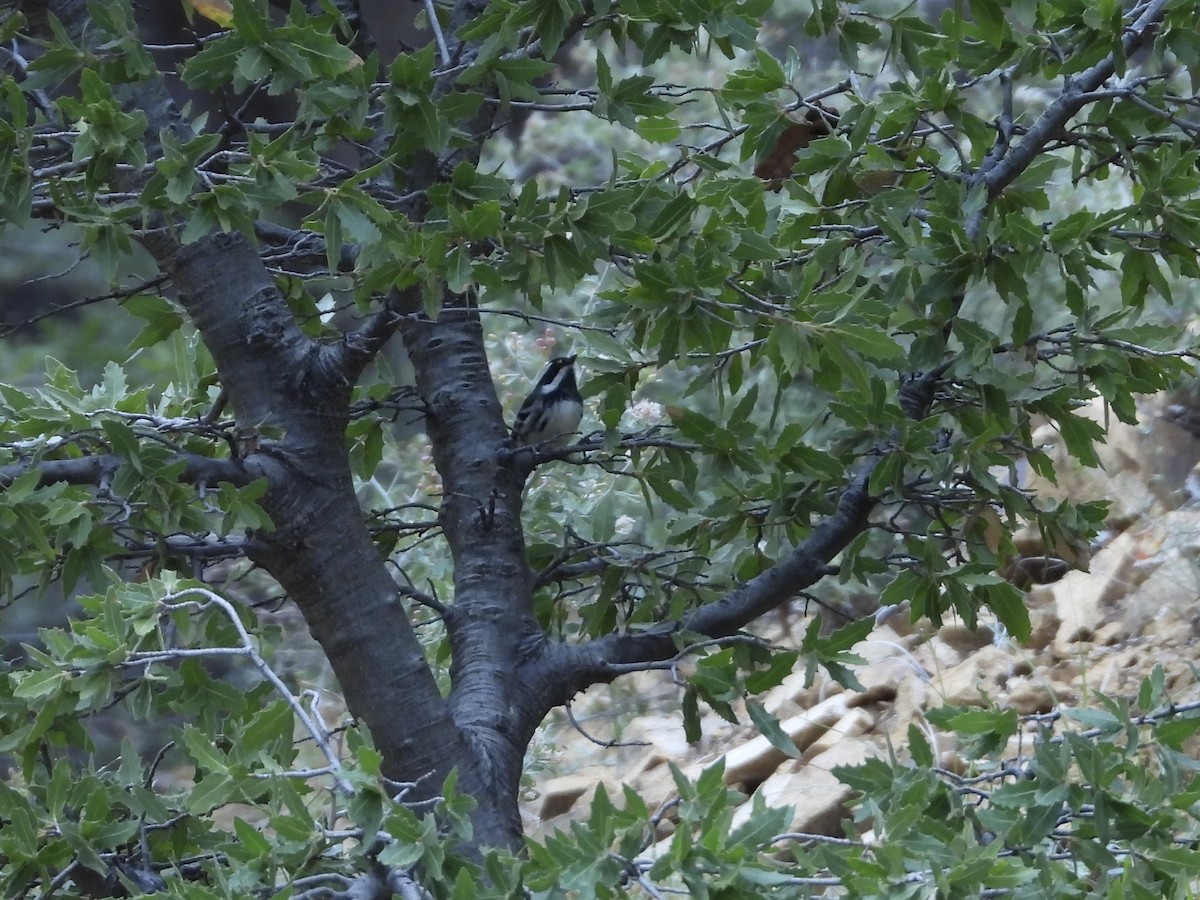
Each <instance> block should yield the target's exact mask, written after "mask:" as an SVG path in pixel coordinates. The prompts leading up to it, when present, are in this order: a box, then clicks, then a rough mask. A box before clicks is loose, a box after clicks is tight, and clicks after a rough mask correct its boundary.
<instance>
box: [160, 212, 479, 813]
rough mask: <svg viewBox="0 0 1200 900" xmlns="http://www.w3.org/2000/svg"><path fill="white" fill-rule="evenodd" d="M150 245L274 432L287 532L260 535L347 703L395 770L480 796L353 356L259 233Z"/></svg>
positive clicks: (229, 381)
mask: <svg viewBox="0 0 1200 900" xmlns="http://www.w3.org/2000/svg"><path fill="white" fill-rule="evenodd" d="M148 244H149V247H150V249H151V250H152V251H153V252H154V253H155V255H156V256H157V258H158V260H159V263H160V265H161V266H162V268H163V270H164V271H166V272H167V273H169V274H170V275H171V278H172V280H173V281H174V283H175V285H176V286H177V288H178V289H179V292H180V299H181V301H182V303H183V305H184V307H185V308H186V309H187V312H188V314H189V316H190V317H191V319H192V321H193V322H194V323H195V324H196V327H197V328H199V329H200V331H201V334H202V335H203V337H204V340H205V345H206V346H207V347H208V348H209V350H210V351H211V352H212V354H213V358H214V360H215V361H216V364H217V369H218V371H219V372H220V375H221V382H222V384H223V386H224V387H225V390H226V391H227V393H228V395H229V398H230V402H231V405H232V407H233V410H234V414H235V419H236V422H237V425H238V427H239V429H240V430H242V431H248V430H249V431H258V432H259V433H260V437H259V440H258V450H257V451H256V452H255V453H254V454H252V455H251V457H250V459H252V460H253V459H256V458H260V457H261V458H263V459H265V460H266V462H267V465H266V466H264V468H266V469H267V470H268V471H269V473H270V475H269V485H270V487H269V490H268V491H267V494H266V495H265V497H264V500H263V507H264V509H265V510H266V511H267V513H268V515H270V516H271V519H272V521H273V522H274V524H275V526H276V528H275V531H274V532H272V533H270V534H266V535H258V536H257V537H258V541H257V542H256V544H255V548H256V549H255V551H254V558H255V561H256V562H258V563H260V564H261V565H262V566H263V568H265V569H266V570H267V571H268V572H270V573H271V574H272V575H273V576H274V577H275V578H276V579H277V580H278V581H279V583H280V584H281V585H282V586H283V588H284V589H285V590H286V591H287V592H288V594H289V595H290V596H291V597H292V599H293V600H294V601H295V602H296V604H297V605H298V606H299V607H300V609H301V611H302V612H303V613H304V617H305V620H306V621H307V622H308V625H309V628H310V629H311V631H312V633H313V636H314V637H315V638H316V639H317V640H318V641H319V642H320V644H321V646H322V648H323V649H324V650H325V652H326V654H327V656H328V657H329V661H330V664H331V665H332V666H333V670H334V672H335V673H336V675H337V677H338V682H339V683H340V685H341V687H342V690H343V692H344V693H345V696H346V702H347V705H348V706H349V708H350V710H351V711H352V712H353V713H354V714H355V715H356V716H358V717H360V718H361V719H362V720H363V721H364V722H365V723H366V724H367V726H368V727H369V728H370V730H371V734H372V736H373V738H374V740H375V743H376V746H377V747H378V749H379V751H380V753H382V754H383V758H384V772H385V774H387V775H388V776H389V777H391V778H394V779H396V780H398V781H417V780H421V779H425V780H424V781H423V782H422V784H423V785H424V787H425V788H426V790H428V791H430V792H436V791H437V790H438V789H439V788H440V786H441V782H442V780H443V779H444V777H445V776H446V775H447V774H448V773H449V771H450V769H451V768H452V767H453V766H454V765H456V764H460V765H462V768H463V775H462V778H463V785H464V787H465V788H466V789H467V790H471V789H472V788H473V787H474V786H475V784H476V779H475V777H474V767H473V766H471V765H470V757H469V755H467V754H466V753H465V744H464V742H463V739H462V735H461V733H460V732H459V731H458V729H457V728H456V727H455V726H454V723H453V722H452V720H451V719H450V708H449V704H448V703H447V702H446V701H445V700H444V699H443V698H442V696H441V695H440V693H439V691H438V688H437V684H436V682H435V681H434V678H433V676H432V674H431V673H430V670H429V666H428V664H427V662H426V660H425V656H424V654H423V652H422V650H421V647H420V644H419V643H418V642H417V639H416V636H415V635H414V633H413V631H412V628H411V627H410V625H409V623H408V620H407V617H406V615H405V613H404V608H403V606H402V605H401V604H400V602H399V601H398V599H397V595H396V587H395V584H394V583H393V582H392V579H391V576H390V575H389V574H388V572H387V569H386V567H385V564H384V560H383V559H382V558H381V557H380V555H379V553H378V551H377V550H376V549H375V546H374V543H373V542H372V540H371V536H370V534H369V532H368V531H367V528H366V526H365V524H364V522H363V517H362V513H361V511H360V509H359V507H358V502H357V499H356V497H355V494H354V486H353V482H352V479H351V473H350V464H349V458H348V455H347V450H346V445H345V428H346V423H347V418H348V409H349V399H350V383H349V381H348V380H347V379H346V377H345V374H344V372H343V370H342V367H341V365H340V362H341V360H342V358H343V354H342V353H341V352H340V350H339V348H336V347H330V346H323V345H320V344H317V343H316V342H314V341H312V340H310V339H309V338H307V337H305V336H304V335H303V334H302V333H301V332H300V330H299V328H298V327H297V326H296V324H295V322H294V321H293V319H292V317H291V314H290V312H289V311H288V309H287V305H286V303H285V302H284V299H283V296H282V295H281V294H280V292H279V290H278V288H276V286H275V284H274V281H273V280H272V278H271V276H270V273H268V272H267V271H266V269H265V268H264V267H263V265H262V263H261V261H260V260H259V257H258V252H257V250H256V249H255V248H254V247H253V246H252V245H251V243H250V241H249V240H247V239H246V238H245V237H243V236H241V235H237V234H222V235H214V236H211V237H208V238H205V239H204V240H202V241H199V242H197V243H196V244H193V245H190V246H188V247H177V246H173V245H172V244H171V243H170V242H168V241H159V242H148ZM427 776H433V777H427Z"/></svg>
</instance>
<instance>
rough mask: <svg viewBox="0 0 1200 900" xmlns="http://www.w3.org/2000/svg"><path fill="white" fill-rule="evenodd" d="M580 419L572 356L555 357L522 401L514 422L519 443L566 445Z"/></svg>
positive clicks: (550, 445)
mask: <svg viewBox="0 0 1200 900" xmlns="http://www.w3.org/2000/svg"><path fill="white" fill-rule="evenodd" d="M582 418H583V397H581V396H580V394H579V387H578V385H576V384H575V357H574V356H556V357H555V358H554V359H552V360H550V362H549V364H547V366H546V369H545V371H543V372H542V374H541V377H540V378H538V382H537V384H536V385H535V386H534V388H533V390H532V391H530V392H529V396H528V397H526V398H525V402H524V403H522V404H521V409H520V410H519V411H518V412H517V418H516V420H515V421H514V422H513V428H512V436H513V440H514V441H516V442H517V443H518V444H540V445H542V446H543V447H545V448H551V449H554V448H558V447H563V446H566V444H567V442H568V441H569V440H570V439H571V436H572V435H573V434H574V433H575V429H576V428H578V427H579V420H580V419H582Z"/></svg>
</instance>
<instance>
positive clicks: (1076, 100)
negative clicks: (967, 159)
mask: <svg viewBox="0 0 1200 900" xmlns="http://www.w3.org/2000/svg"><path fill="white" fill-rule="evenodd" d="M1169 5H1170V3H1169V0H1150V2H1149V3H1146V4H1145V5H1144V6H1142V7H1140V10H1139V9H1138V8H1135V9H1134V11H1133V12H1134V13H1135V14H1137V17H1136V18H1135V19H1134V20H1133V22H1132V23H1131V24H1130V25H1129V26H1128V27H1127V28H1126V29H1125V34H1124V36H1123V37H1122V38H1121V48H1122V52H1123V54H1124V56H1125V57H1126V58H1128V57H1129V56H1130V55H1132V54H1133V53H1135V52H1136V51H1138V50H1139V49H1141V48H1142V47H1143V46H1144V45H1145V43H1146V42H1147V41H1148V40H1150V38H1151V37H1153V36H1154V34H1155V32H1156V31H1157V28H1158V25H1159V24H1160V23H1161V22H1162V19H1163V16H1164V15H1165V14H1166V10H1167V7H1168V6H1169ZM1116 69H1117V58H1116V54H1115V53H1110V54H1109V55H1108V56H1106V57H1105V58H1104V59H1102V60H1100V62H1098V63H1096V64H1095V65H1094V66H1092V67H1091V68H1088V69H1085V70H1084V71H1082V72H1080V73H1079V74H1078V75H1076V76H1074V77H1072V78H1068V79H1067V82H1066V84H1065V85H1064V86H1063V90H1062V93H1061V94H1059V96H1058V99H1057V100H1055V101H1054V102H1053V103H1051V104H1050V106H1049V107H1048V108H1047V109H1046V111H1045V112H1043V113H1042V115H1041V116H1040V117H1039V118H1038V120H1037V121H1036V122H1035V123H1034V124H1033V127H1031V128H1030V129H1029V130H1028V131H1027V132H1025V136H1024V137H1023V138H1022V139H1021V141H1020V142H1019V143H1017V144H1016V145H1015V146H1012V147H1011V148H1009V149H1008V152H1006V153H1005V152H997V153H995V154H989V156H988V158H987V159H986V160H985V161H984V164H983V165H982V166H980V168H979V170H978V171H976V172H975V173H974V174H973V175H972V176H971V177H970V178H969V179H968V180H967V185H968V188H972V189H973V188H978V187H983V188H984V189H985V190H986V191H987V197H988V200H989V201H991V200H994V199H995V198H996V197H997V196H999V194H1000V192H1001V191H1003V190H1004V189H1005V188H1006V187H1008V185H1010V184H1011V183H1012V182H1013V181H1014V180H1015V179H1016V178H1017V176H1018V175H1020V174H1021V173H1022V172H1024V171H1025V170H1026V169H1027V168H1029V166H1030V165H1031V164H1032V163H1033V161H1034V160H1035V159H1036V158H1037V157H1038V155H1039V154H1040V153H1041V152H1042V151H1043V150H1044V149H1045V148H1046V146H1047V145H1048V144H1049V143H1050V142H1051V141H1052V140H1054V139H1055V138H1056V137H1058V135H1059V134H1060V133H1061V132H1062V130H1063V128H1064V127H1065V126H1066V124H1067V122H1068V121H1070V119H1071V117H1072V116H1074V115H1075V114H1076V113H1077V112H1079V110H1080V109H1082V108H1083V107H1084V106H1085V105H1086V104H1087V103H1088V102H1089V101H1090V100H1091V99H1093V98H1090V97H1089V96H1088V95H1089V94H1091V93H1092V92H1093V91H1095V90H1096V89H1097V88H1099V87H1100V86H1101V85H1102V84H1104V82H1105V81H1107V80H1108V79H1109V78H1111V77H1112V76H1113V73H1114V72H1116ZM1001 138H1002V139H1004V135H1003V133H1002V135H1001ZM982 227H983V212H982V210H981V211H979V212H977V213H975V214H973V215H972V217H971V219H970V220H969V221H968V223H967V233H968V234H969V235H971V236H972V237H974V236H976V235H978V234H979V231H980V229H981V228H982Z"/></svg>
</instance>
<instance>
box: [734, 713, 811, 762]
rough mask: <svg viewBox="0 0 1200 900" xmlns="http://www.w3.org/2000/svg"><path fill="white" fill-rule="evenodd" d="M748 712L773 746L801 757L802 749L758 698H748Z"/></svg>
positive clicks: (794, 756) (793, 755)
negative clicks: (798, 747) (794, 742)
mask: <svg viewBox="0 0 1200 900" xmlns="http://www.w3.org/2000/svg"><path fill="white" fill-rule="evenodd" d="M746 712H747V713H748V714H749V716H750V721H751V722H753V723H754V725H755V727H757V728H758V730H759V733H760V734H762V736H763V737H765V738H766V739H767V740H768V741H770V742H771V746H772V747H774V748H775V749H776V750H778V751H780V752H781V753H785V754H787V755H788V756H790V757H791V758H792V759H799V758H800V751H799V750H797V749H796V745H795V744H793V743H792V739H791V738H789V737H788V736H787V734H786V733H785V732H784V730H783V729H782V728H780V727H779V720H778V719H777V718H775V717H774V716H773V715H771V714H770V713H769V712H767V709H766V707H765V706H763V705H762V704H761V703H759V702H758V701H756V700H747V701H746Z"/></svg>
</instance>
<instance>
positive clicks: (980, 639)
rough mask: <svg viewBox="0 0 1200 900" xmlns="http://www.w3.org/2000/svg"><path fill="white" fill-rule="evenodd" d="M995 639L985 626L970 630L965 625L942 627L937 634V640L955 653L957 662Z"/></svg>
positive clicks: (990, 630)
mask: <svg viewBox="0 0 1200 900" xmlns="http://www.w3.org/2000/svg"><path fill="white" fill-rule="evenodd" d="M995 637H996V635H995V634H994V633H993V632H992V629H990V628H988V627H986V626H980V627H979V628H976V629H975V630H971V629H970V628H967V627H966V626H965V625H943V626H942V627H941V628H940V629H939V630H938V633H937V640H938V641H940V642H941V643H943V644H945V645H946V646H947V647H949V648H950V649H951V650H953V651H954V652H955V653H957V654H958V659H959V661H961V660H963V659H965V658H966V657H967V656H969V655H970V654H972V653H974V652H975V651H976V650H979V649H980V648H982V647H986V646H988V644H990V643H992V641H993V640H994V639H995Z"/></svg>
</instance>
